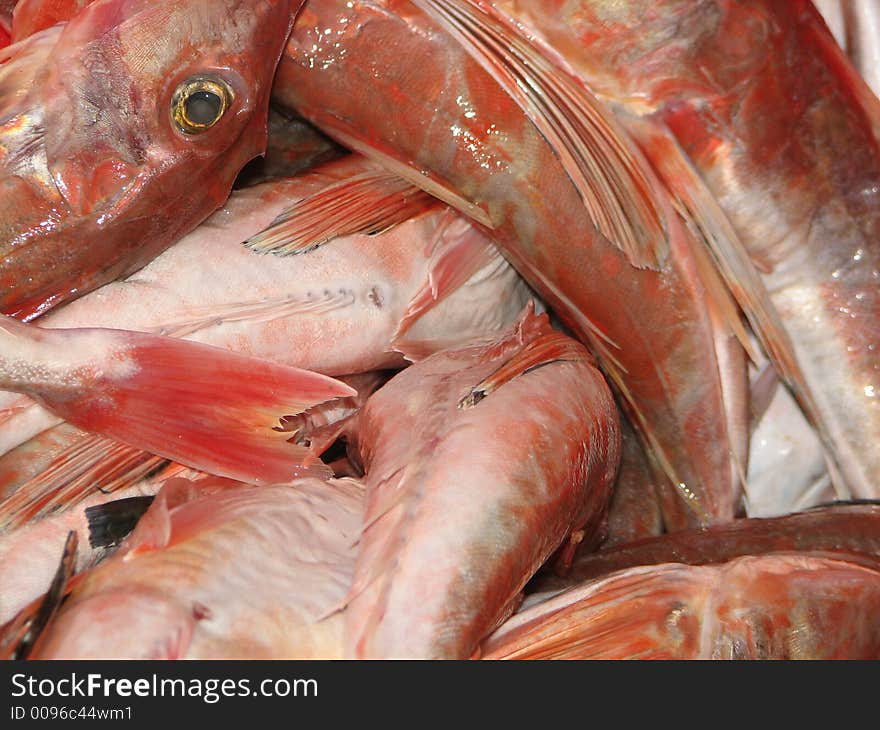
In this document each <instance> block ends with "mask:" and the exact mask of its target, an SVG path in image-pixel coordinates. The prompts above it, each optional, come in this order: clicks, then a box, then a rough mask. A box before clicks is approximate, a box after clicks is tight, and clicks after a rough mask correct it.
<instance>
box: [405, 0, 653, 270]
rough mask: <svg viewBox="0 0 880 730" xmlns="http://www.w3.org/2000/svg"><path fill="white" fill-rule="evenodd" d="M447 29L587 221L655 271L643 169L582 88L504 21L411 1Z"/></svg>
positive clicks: (452, 1) (433, 1)
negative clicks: (495, 86) (560, 174)
mask: <svg viewBox="0 0 880 730" xmlns="http://www.w3.org/2000/svg"><path fill="white" fill-rule="evenodd" d="M414 2H415V4H416V5H417V6H419V7H420V8H421V9H422V10H424V11H425V12H426V13H427V14H428V15H429V16H430V17H431V18H433V19H434V20H435V21H437V22H438V23H439V24H441V25H442V26H443V27H444V28H446V29H447V30H448V31H449V32H450V33H452V34H453V35H454V36H455V37H456V38H457V39H458V40H459V41H460V42H461V43H462V44H463V46H464V47H465V48H466V49H467V51H468V52H469V53H470V55H471V56H472V57H473V58H474V59H475V60H476V61H477V62H478V63H479V64H480V65H481V66H482V67H483V68H484V69H485V70H486V71H487V72H488V73H489V74H490V75H491V76H492V77H493V78H494V79H495V80H496V81H497V82H498V83H499V84H500V85H501V87H502V88H503V89H504V90H505V91H506V92H507V93H508V94H509V95H510V96H511V98H512V99H514V100H515V101H516V102H517V103H518V104H519V105H520V107H521V108H522V109H523V111H524V112H525V114H526V115H527V116H528V117H529V119H530V120H531V121H532V123H534V124H535V126H536V127H537V128H538V129H539V130H540V131H541V133H542V134H543V135H544V137H545V138H546V139H547V141H548V142H549V143H550V145H551V146H552V147H553V149H554V151H555V152H556V155H557V156H558V157H559V159H560V161H561V163H562V164H563V166H564V167H565V170H566V172H567V173H568V175H569V177H570V178H571V180H572V182H573V183H574V185H575V186H576V188H577V189H578V192H579V193H580V195H581V198H582V200H583V203H584V206H585V208H586V210H587V213H588V215H589V217H590V220H591V221H592V223H593V225H594V226H595V227H596V228H597V229H598V230H599V231H600V232H601V233H602V234H603V235H604V236H605V237H606V238H607V239H608V240H609V241H610V242H611V243H613V244H614V245H616V246H618V247H619V248H620V249H621V250H622V251H624V252H625V253H626V255H627V257H628V258H629V261H630V263H632V265H633V266H637V267H639V268H652V269H659V268H660V265H661V262H662V261H663V259H664V258H665V256H666V253H667V250H668V244H667V237H666V231H665V228H664V219H663V215H662V213H661V212H660V210H659V209H658V207H657V206H656V205H655V201H654V193H653V192H652V188H653V187H654V182H653V180H652V179H651V174H650V171H649V169H648V166H647V165H646V164H645V162H644V161H643V159H642V158H641V155H640V153H639V151H638V150H637V149H636V148H634V147H633V146H632V145H631V144H630V143H629V140H628V138H627V136H626V134H625V133H624V132H622V131H621V130H620V129H619V128H618V126H617V123H616V122H615V121H614V119H613V118H612V116H611V114H610V113H609V112H608V111H606V110H605V109H604V107H603V106H602V104H601V103H600V102H599V101H598V99H596V98H595V97H594V96H593V95H592V94H591V93H590V92H589V91H588V90H587V89H586V88H585V87H584V85H583V84H582V83H581V82H579V81H576V80H574V79H573V78H572V77H571V76H569V74H568V73H567V72H566V71H565V70H563V69H560V68H559V67H558V66H556V65H555V64H554V63H553V62H552V61H550V60H549V59H548V58H547V57H545V55H544V54H543V53H542V52H541V50H540V49H539V48H538V47H537V46H536V45H535V44H533V43H530V42H528V41H526V40H525V39H524V38H522V37H521V36H520V34H519V32H518V31H517V30H516V29H515V28H513V27H512V26H511V25H509V24H508V23H506V22H503V21H502V20H500V19H498V18H495V17H493V16H490V15H489V14H487V13H486V12H485V10H484V9H483V8H482V7H480V6H477V5H475V4H473V3H470V2H467V1H466V0H465V1H462V0H414Z"/></svg>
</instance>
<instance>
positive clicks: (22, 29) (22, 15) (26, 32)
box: [12, 0, 95, 41]
mask: <svg viewBox="0 0 880 730" xmlns="http://www.w3.org/2000/svg"><path fill="white" fill-rule="evenodd" d="M94 1H95V0H18V2H17V3H14V7H15V10H14V12H13V13H12V31H13V32H12V39H13V41H20V40H22V39H23V38H28V37H30V36H32V35H33V34H34V33H38V32H39V31H41V30H44V29H46V28H51V27H52V26H53V25H55V24H56V23H66V22H67V21H68V20H71V19H73V17H74V16H75V15H76V14H77V13H78V12H79V11H81V10H83V9H84V8H86V7H87V6H89V5H91V4H92V3H93V2H94Z"/></svg>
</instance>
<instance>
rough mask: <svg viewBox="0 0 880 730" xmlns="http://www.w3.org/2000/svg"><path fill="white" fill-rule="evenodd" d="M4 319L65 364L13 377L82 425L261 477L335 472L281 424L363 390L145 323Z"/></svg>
mask: <svg viewBox="0 0 880 730" xmlns="http://www.w3.org/2000/svg"><path fill="white" fill-rule="evenodd" d="M0 328H2V329H3V330H5V331H6V332H7V333H8V334H10V335H12V341H13V342H15V341H16V340H17V338H21V339H22V340H24V341H25V343H26V344H27V341H30V342H31V343H38V344H39V346H41V347H48V348H49V349H48V351H47V355H46V357H47V360H49V361H50V362H51V363H52V365H53V366H54V368H56V369H57V370H58V372H54V371H53V372H52V373H50V375H48V376H47V377H45V378H37V379H36V380H33V379H30V378H23V379H22V380H21V381H19V380H16V379H15V378H13V379H12V381H11V383H10V384H9V385H8V386H7V384H6V383H4V384H3V385H4V387H9V388H12V389H14V390H17V391H24V392H27V393H28V394H29V395H31V396H33V397H35V398H36V399H37V400H39V401H40V402H41V403H42V404H43V405H45V406H46V407H47V408H48V409H49V410H51V411H52V412H53V413H55V414H56V415H58V416H60V417H62V418H64V419H65V420H67V421H69V422H70V423H72V424H73V425H75V426H78V427H79V428H83V429H84V430H87V431H91V432H93V433H98V434H101V435H105V436H109V437H111V438H113V439H115V440H119V441H122V442H123V443H127V444H129V445H130V446H134V447H136V448H139V449H142V450H144V451H148V452H150V453H152V454H156V455H157V456H163V457H165V458H168V459H171V460H173V461H177V462H180V463H182V464H185V465H187V466H191V467H193V468H195V469H199V470H201V471H205V472H208V473H210V474H215V475H218V476H225V477H229V478H232V479H238V480H239V481H243V482H248V483H253V484H272V483H277V482H286V481H289V480H291V479H294V478H296V477H299V476H307V475H310V476H320V477H325V478H326V477H329V476H330V475H331V472H330V470H329V468H328V467H327V466H326V465H324V464H323V463H321V462H320V460H319V459H318V457H317V456H316V455H315V454H314V453H313V452H312V451H311V450H309V449H306V448H303V447H301V446H297V445H295V444H291V443H289V442H288V440H287V439H288V437H287V436H286V435H285V434H284V433H283V432H281V431H280V430H277V425H278V423H279V419H281V418H283V417H284V416H286V415H291V414H296V413H301V412H302V411H304V410H306V409H307V408H310V407H312V406H315V405H317V404H319V403H323V402H325V401H328V400H332V399H334V398H340V397H347V396H353V395H355V394H356V393H355V391H354V390H353V389H352V388H350V387H349V386H347V385H345V384H344V383H341V382H340V381H337V380H334V379H333V378H329V377H327V376H324V375H319V374H317V373H312V372H309V371H306V370H299V369H297V368H291V367H285V366H282V365H277V364H275V363H270V362H267V361H264V360H258V359H256V358H251V357H245V356H243V355H239V354H236V353H233V352H229V351H228V350H223V349H221V348H216V347H210V346H207V345H202V344H198V343H194V342H187V341H184V340H176V339H172V338H168V337H158V336H156V335H148V334H143V333H140V332H126V331H122V330H100V329H82V330H43V329H40V328H36V327H33V326H32V325H24V324H21V323H17V322H15V321H14V320H11V319H9V318H5V319H4V320H2V321H0ZM39 349H40V348H39V347H37V350H39ZM25 351H26V348H25ZM68 352H71V353H75V354H73V355H71V356H69V357H68V356H67V353H68ZM84 353H87V354H84ZM52 356H54V357H55V358H56V359H55V360H53V359H52ZM83 358H85V362H84V363H82V362H80V360H82V359H83ZM58 362H60V363H61V365H58V364H57V363H58ZM68 362H70V363H72V364H68Z"/></svg>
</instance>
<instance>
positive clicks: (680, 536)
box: [532, 503, 880, 592]
mask: <svg viewBox="0 0 880 730" xmlns="http://www.w3.org/2000/svg"><path fill="white" fill-rule="evenodd" d="M782 551H803V552H823V553H829V554H830V553H840V554H842V555H844V556H850V557H853V556H857V555H860V556H866V557H868V558H871V559H877V558H880V506H878V505H870V504H845V503H844V504H839V505H833V506H827V507H821V508H815V509H811V510H807V511H804V512H799V513H796V514H790V515H784V516H782V517H772V518H749V519H739V520H734V521H733V522H731V523H730V524H728V525H719V526H717V527H714V528H712V529H711V530H683V531H681V532H676V533H674V534H669V535H659V536H654V537H648V538H643V539H640V540H634V541H632V542H630V543H628V544H622V545H615V546H612V547H609V548H607V549H605V548H604V547H603V549H602V550H599V551H598V552H594V553H592V554H582V555H579V556H578V557H577V558H576V559H575V561H574V563H573V564H572V567H571V571H570V572H569V574H568V575H566V576H565V577H556V576H547V577H546V578H545V579H543V580H536V581H535V582H534V584H533V586H532V587H533V588H534V590H535V591H538V592H547V591H551V590H560V589H562V588H567V587H570V586H572V585H574V584H576V583H579V582H582V581H586V580H591V579H593V578H598V577H601V576H604V575H608V574H609V573H613V572H615V571H619V570H625V569H629V568H635V567H639V566H645V565H658V564H660V563H686V564H688V565H706V564H710V563H724V562H727V561H730V560H733V559H735V558H739V557H744V556H747V555H752V556H754V555H761V554H764V553H771V552H782ZM844 559H846V557H844Z"/></svg>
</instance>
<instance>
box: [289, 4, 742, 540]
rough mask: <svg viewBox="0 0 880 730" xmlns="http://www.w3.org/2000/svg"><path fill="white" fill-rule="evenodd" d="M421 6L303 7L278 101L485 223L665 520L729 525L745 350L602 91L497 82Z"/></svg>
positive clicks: (539, 80) (734, 503) (738, 459)
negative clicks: (622, 438) (596, 389)
mask: <svg viewBox="0 0 880 730" xmlns="http://www.w3.org/2000/svg"><path fill="white" fill-rule="evenodd" d="M426 5H428V3H417V4H412V3H405V2H368V3H355V4H352V3H345V2H343V0H339V1H338V2H337V0H315V1H313V2H310V3H308V4H307V5H306V6H305V7H304V9H303V11H302V12H301V13H300V14H299V15H298V17H297V21H296V23H295V25H294V31H293V34H292V35H291V40H290V42H289V44H288V46H287V50H286V53H285V55H284V57H283V58H282V62H281V65H280V67H279V73H278V75H277V77H276V81H275V88H274V96H275V98H276V99H277V100H278V101H279V102H280V103H284V104H286V105H287V106H288V107H291V108H293V109H295V110H296V111H297V112H298V113H300V114H302V115H303V116H305V117H306V118H307V119H309V120H310V121H312V122H313V123H315V124H316V126H318V127H319V128H320V129H322V131H324V132H325V133H327V134H328V135H330V136H331V137H333V138H334V139H336V140H338V141H340V142H341V143H342V144H344V145H346V146H349V147H351V148H354V149H357V150H358V151H360V152H363V153H364V154H367V155H372V156H374V157H375V158H376V159H377V160H379V161H381V162H382V163H383V164H386V165H387V166H388V167H389V169H391V170H394V171H395V172H398V173H399V174H401V175H403V176H405V177H406V178H407V179H408V180H410V181H411V182H413V184H415V185H419V186H421V187H423V188H425V189H426V190H428V191H429V192H431V193H432V194H434V195H436V196H437V197H439V198H441V199H443V200H445V201H447V202H449V203H450V204H452V205H455V206H456V207H457V208H458V209H459V210H461V211H462V212H463V213H465V214H466V215H469V216H471V217H472V218H474V219H475V220H477V221H478V222H479V223H481V224H483V225H486V226H487V227H489V228H491V229H492V233H493V236H494V237H495V239H496V240H497V241H498V244H499V247H500V248H501V249H502V250H503V251H504V254H505V256H507V257H508V258H509V260H510V261H511V262H512V263H513V265H514V266H516V267H517V269H518V270H519V271H520V272H521V273H522V274H523V276H524V277H525V278H526V279H527V280H528V281H529V282H530V283H531V284H532V285H533V286H534V287H535V288H536V290H537V291H538V293H539V294H540V295H541V296H542V297H543V298H544V300H545V301H546V302H547V304H548V305H549V306H550V307H551V308H552V309H553V310H554V312H555V313H556V314H557V315H558V316H559V317H560V318H561V319H562V320H563V321H564V322H565V323H566V325H568V326H569V327H571V329H572V331H573V332H575V334H576V335H577V336H578V337H579V338H580V339H581V340H582V341H583V342H586V343H588V344H589V345H590V347H591V348H593V350H594V352H595V353H596V354H597V358H598V360H599V362H600V365H601V366H602V367H603V368H604V370H605V372H606V374H608V375H609V376H610V379H611V380H612V381H613V382H614V384H615V386H616V387H617V388H618V390H619V392H620V393H622V395H623V400H624V402H625V404H626V407H627V410H628V411H629V412H630V415H631V416H633V418H634V420H635V421H636V423H637V425H638V428H639V431H640V433H641V435H642V436H643V438H644V439H645V440H646V442H647V443H648V445H649V451H650V452H651V454H652V458H653V459H654V461H655V464H656V465H657V467H658V468H659V469H660V470H661V471H662V472H663V473H665V474H666V482H664V484H666V485H668V488H667V490H666V494H667V497H666V499H664V517H665V518H666V520H667V522H668V523H670V524H672V525H677V526H682V525H684V524H693V523H700V524H709V523H713V522H724V521H727V520H729V519H732V518H733V516H734V514H735V513H736V510H737V507H738V482H739V480H738V475H739V473H740V467H741V466H743V465H744V463H745V441H746V438H747V433H746V431H745V428H744V425H745V419H744V413H745V382H746V381H745V365H744V356H743V352H742V349H741V348H740V347H739V344H738V343H737V342H736V341H735V340H734V338H733V336H732V334H731V331H732V330H733V329H734V327H735V324H734V322H735V321H736V319H737V318H736V316H735V314H734V316H729V315H730V314H731V312H733V308H732V306H728V305H729V302H727V299H726V298H727V294H726V293H724V291H723V288H722V287H721V286H720V282H719V281H718V280H717V278H716V275H714V274H713V273H712V272H711V267H710V266H706V265H705V262H704V261H702V260H701V258H700V254H699V252H696V251H695V250H694V247H693V244H694V241H693V239H692V237H691V233H690V232H689V231H688V230H686V227H685V225H684V223H683V221H682V220H681V219H680V218H679V217H678V215H677V214H676V213H675V211H674V208H673V206H672V203H671V201H670V200H669V198H668V197H667V196H666V194H665V193H664V192H663V191H662V186H660V185H659V184H658V183H657V180H656V178H655V177H654V174H653V172H652V171H651V170H650V168H649V166H648V165H647V164H646V163H645V161H644V159H643V157H642V155H641V153H640V152H639V151H638V149H637V148H635V146H634V145H633V144H632V143H631V142H630V141H629V140H628V139H627V138H626V136H625V135H622V134H619V133H618V129H617V127H616V123H614V122H613V120H612V119H611V118H610V116H609V115H608V113H607V112H606V111H605V110H603V109H602V108H601V106H600V105H599V104H598V103H597V102H596V100H595V99H594V98H593V97H588V96H586V95H584V94H583V93H582V92H580V91H578V90H576V89H575V90H572V89H571V87H570V86H566V87H565V88H564V89H562V90H560V89H559V88H557V87H556V86H554V84H555V83H556V81H557V80H558V78H559V77H558V76H556V75H552V74H551V75H550V76H547V75H541V72H542V71H544V70H546V69H540V68H539V69H538V70H537V71H534V69H532V68H527V69H526V71H523V68H525V67H527V66H528V62H526V63H524V64H523V63H521V64H519V65H516V64H514V67H512V68H507V67H502V64H500V63H499V64H498V65H496V66H492V67H491V70H490V71H489V72H487V71H486V70H485V68H484V67H483V66H481V65H480V63H479V62H478V61H476V60H474V59H473V58H471V57H470V56H469V54H468V51H467V50H466V49H465V48H464V47H463V46H462V44H461V42H460V38H459V37H457V36H454V35H453V34H451V33H449V32H447V30H446V28H445V27H444V26H443V25H441V24H440V23H438V22H437V21H436V19H431V18H429V17H428V15H426V14H425V13H424V12H422V10H423V8H424V7H425V6H426ZM401 49H406V51H405V54H404V55H407V56H409V57H412V58H419V59H420V63H419V64H418V65H417V66H415V67H413V66H411V65H401V64H399V63H398V60H399V58H400V55H401V53H402V51H401ZM502 55H503V54H502ZM503 60H504V61H509V60H510V59H509V58H507V57H505V58H504V59H503ZM514 60H516V59H514ZM530 60H531V59H528V61H530ZM495 71H498V73H494V72H495ZM533 71H534V73H533ZM516 73H525V74H526V75H527V83H525V82H524V83H522V84H519V83H516V81H515V80H514V81H511V79H513V78H514V76H513V75H514V74H516ZM506 82H510V83H506ZM533 87H534V88H537V90H536V91H534V94H532V93H531V92H532V89H533ZM365 89H369V90H370V92H369V93H364V90H365ZM523 94H525V95H526V96H527V98H525V99H523V98H522V96H523ZM392 99H393V101H391V100H392ZM584 119H588V120H589V124H588V123H587V122H584V121H583V120H584ZM429 120H430V121H429ZM588 128H589V129H591V130H593V131H594V132H595V130H597V129H598V130H600V132H599V133H594V134H591V133H590V132H589V131H588Z"/></svg>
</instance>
